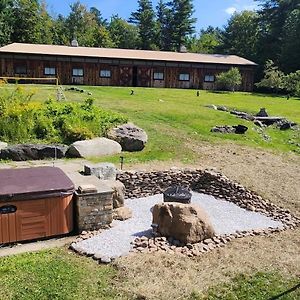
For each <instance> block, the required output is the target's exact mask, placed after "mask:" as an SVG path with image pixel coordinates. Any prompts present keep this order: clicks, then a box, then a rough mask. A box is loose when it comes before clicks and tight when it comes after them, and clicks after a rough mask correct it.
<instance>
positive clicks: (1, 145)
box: [0, 141, 8, 150]
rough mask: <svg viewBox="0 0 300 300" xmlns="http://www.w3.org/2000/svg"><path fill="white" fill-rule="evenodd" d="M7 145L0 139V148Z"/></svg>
mask: <svg viewBox="0 0 300 300" xmlns="http://www.w3.org/2000/svg"><path fill="white" fill-rule="evenodd" d="M7 146H8V144H7V143H5V142H1V141H0V150H1V149H4V148H6V147H7Z"/></svg>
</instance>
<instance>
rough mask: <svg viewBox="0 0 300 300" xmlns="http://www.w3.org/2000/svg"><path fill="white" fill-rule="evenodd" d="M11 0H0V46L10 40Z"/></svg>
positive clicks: (11, 24) (11, 28) (11, 26)
mask: <svg viewBox="0 0 300 300" xmlns="http://www.w3.org/2000/svg"><path fill="white" fill-rule="evenodd" d="M12 7H13V1H12V0H1V1H0V46H3V45H6V44H8V43H10V42H11V34H12V31H13V11H12Z"/></svg>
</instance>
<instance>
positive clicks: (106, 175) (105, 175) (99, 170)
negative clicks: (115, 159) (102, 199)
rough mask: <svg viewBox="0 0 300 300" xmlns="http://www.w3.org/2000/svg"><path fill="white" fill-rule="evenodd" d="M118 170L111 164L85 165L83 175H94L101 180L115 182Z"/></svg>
mask: <svg viewBox="0 0 300 300" xmlns="http://www.w3.org/2000/svg"><path fill="white" fill-rule="evenodd" d="M117 173H118V169H117V168H116V167H115V165H114V164H112V163H99V164H86V165H84V175H95V176H96V177H98V178H99V179H102V180H116V176H117Z"/></svg>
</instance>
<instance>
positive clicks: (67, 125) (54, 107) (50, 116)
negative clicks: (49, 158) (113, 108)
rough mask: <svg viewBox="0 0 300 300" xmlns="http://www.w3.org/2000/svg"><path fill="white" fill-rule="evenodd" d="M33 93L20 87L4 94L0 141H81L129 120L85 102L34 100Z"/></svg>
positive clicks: (101, 134) (1, 105)
mask: <svg viewBox="0 0 300 300" xmlns="http://www.w3.org/2000/svg"><path fill="white" fill-rule="evenodd" d="M31 97H32V94H25V93H24V92H23V91H22V90H21V89H20V88H17V89H16V90H15V91H13V92H8V91H4V92H3V93H2V94H1V96H0V140H2V141H6V142H10V143H21V142H36V141H40V142H50V143H53V142H55V143H64V144H69V143H72V142H74V141H77V140H82V139H89V138H93V137H96V136H105V134H106V132H107V130H108V129H109V128H111V127H112V126H115V125H117V124H121V123H125V122H127V121H128V119H127V118H126V117H124V116H122V115H120V114H117V113H113V112H109V111H105V110H103V109H101V108H99V107H97V106H95V105H94V103H93V99H87V100H86V101H85V102H84V103H82V104H78V103H66V102H54V101H52V100H49V101H47V102H45V103H44V104H42V103H39V102H33V101H31Z"/></svg>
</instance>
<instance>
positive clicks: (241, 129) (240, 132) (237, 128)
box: [232, 125, 248, 134]
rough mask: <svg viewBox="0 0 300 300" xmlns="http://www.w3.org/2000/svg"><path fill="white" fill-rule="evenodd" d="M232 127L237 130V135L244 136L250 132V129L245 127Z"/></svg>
mask: <svg viewBox="0 0 300 300" xmlns="http://www.w3.org/2000/svg"><path fill="white" fill-rule="evenodd" d="M232 127H233V128H235V133H236V134H244V133H245V132H246V131H247V130H248V127H247V126H244V125H237V126H232Z"/></svg>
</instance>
